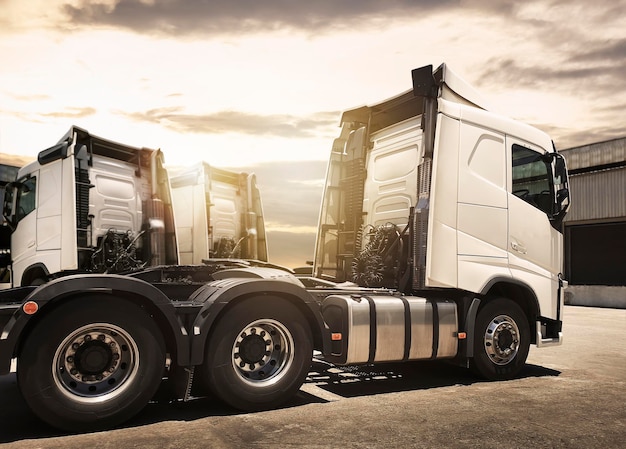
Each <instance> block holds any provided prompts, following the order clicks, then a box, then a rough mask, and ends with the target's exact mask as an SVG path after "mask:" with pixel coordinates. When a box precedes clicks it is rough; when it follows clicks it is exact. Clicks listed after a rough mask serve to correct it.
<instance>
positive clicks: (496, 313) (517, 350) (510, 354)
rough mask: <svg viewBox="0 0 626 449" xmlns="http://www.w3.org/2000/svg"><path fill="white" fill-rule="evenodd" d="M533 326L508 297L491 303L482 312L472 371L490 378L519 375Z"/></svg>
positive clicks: (479, 315)
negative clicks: (530, 325)
mask: <svg viewBox="0 0 626 449" xmlns="http://www.w3.org/2000/svg"><path fill="white" fill-rule="evenodd" d="M529 348H530V328H529V325H528V319H527V318H526V315H525V314H524V312H523V311H522V309H521V307H520V306H519V305H517V304H516V303H515V302H513V301H511V300H509V299H506V298H497V299H494V300H492V301H489V302H487V303H486V304H485V305H484V306H482V307H481V309H480V310H479V311H478V316H477V318H476V326H475V338H474V358H473V360H472V362H471V368H472V371H473V372H474V373H476V374H478V375H479V376H481V377H484V378H486V379H489V380H506V379H512V378H514V377H516V376H517V375H518V374H519V373H520V371H521V370H522V368H523V367H524V364H525V363H526V358H527V357H528V350H529Z"/></svg>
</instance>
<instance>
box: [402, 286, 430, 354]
mask: <svg viewBox="0 0 626 449" xmlns="http://www.w3.org/2000/svg"><path fill="white" fill-rule="evenodd" d="M406 300H407V301H408V302H409V307H410V310H411V349H410V351H409V360H417V359H429V358H431V356H432V354H433V306H432V304H431V303H430V302H428V301H426V299H424V298H415V297H407V298H406Z"/></svg>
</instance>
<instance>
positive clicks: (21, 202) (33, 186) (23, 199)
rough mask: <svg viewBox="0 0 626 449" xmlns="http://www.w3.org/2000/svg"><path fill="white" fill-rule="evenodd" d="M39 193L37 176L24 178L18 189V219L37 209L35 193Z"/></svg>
mask: <svg viewBox="0 0 626 449" xmlns="http://www.w3.org/2000/svg"><path fill="white" fill-rule="evenodd" d="M36 193H37V178H35V177H32V178H28V179H26V180H24V181H23V182H22V183H21V184H20V186H19V187H18V189H17V211H16V212H17V213H16V217H17V221H20V220H21V219H22V218H24V217H25V216H27V215H28V214H30V213H31V212H32V211H34V210H35V206H36V202H35V195H36Z"/></svg>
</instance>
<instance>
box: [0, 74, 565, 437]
mask: <svg viewBox="0 0 626 449" xmlns="http://www.w3.org/2000/svg"><path fill="white" fill-rule="evenodd" d="M412 80H413V87H412V89H410V90H408V91H407V92H404V93H402V94H400V95H398V96H396V97H394V98H391V99H389V100H386V101H383V102H381V103H378V104H375V105H372V106H365V107H361V108H357V109H353V110H350V111H347V112H345V113H344V114H343V116H342V131H341V135H340V137H339V138H338V139H337V140H335V142H334V144H333V148H332V152H331V160H330V164H329V170H328V177H327V182H326V188H325V191H324V194H323V201H322V208H321V214H320V226H319V237H318V244H317V248H316V254H315V265H314V270H315V271H314V272H315V274H316V276H315V277H309V278H297V277H295V276H293V275H292V274H291V273H289V272H287V271H281V270H277V269H272V268H268V267H264V266H261V267H259V266H253V265H250V266H245V265H237V266H224V265H219V264H204V265H196V266H192V265H190V266H184V265H178V266H158V267H146V268H144V269H142V270H136V271H134V272H133V273H131V274H127V275H119V274H81V275H74V276H67V277H63V278H59V279H56V280H53V281H51V282H48V283H46V284H44V285H42V286H39V287H33V286H31V287H22V288H19V289H12V290H8V291H4V292H0V373H1V374H8V373H9V371H10V366H11V363H12V361H13V362H14V363H16V365H17V380H18V386H19V388H20V390H21V392H22V394H23V396H24V398H25V400H26V403H27V404H28V405H29V406H30V407H31V409H32V410H33V412H34V413H35V414H36V415H37V416H39V417H40V418H41V419H43V420H44V421H46V422H48V423H50V424H51V425H53V426H56V427H59V428H62V429H69V430H73V431H75V430H90V429H98V428H106V427H110V426H114V425H116V424H119V423H121V422H123V421H125V420H127V419H129V418H130V417H131V416H133V415H134V414H136V413H137V412H138V411H139V410H141V409H142V408H143V407H144V406H145V404H146V403H147V402H148V401H149V400H150V399H151V398H152V397H153V395H154V394H155V392H156V391H157V389H158V388H159V386H160V385H161V384H162V382H163V380H164V379H166V380H167V384H169V385H171V386H172V397H173V398H180V399H186V398H188V397H190V395H198V394H205V393H207V392H208V393H209V394H211V395H213V396H214V397H216V398H218V399H220V400H222V401H224V402H225V403H227V404H229V405H231V406H233V407H235V408H238V409H241V410H262V409H267V408H272V407H276V406H277V405H279V404H281V403H283V402H284V401H286V400H288V399H289V398H290V397H292V396H293V395H294V394H295V393H296V392H297V391H298V389H299V388H300V386H301V384H302V383H303V381H304V379H305V378H306V376H307V373H308V371H309V368H310V366H311V361H312V355H313V351H314V350H316V351H319V357H323V358H324V359H325V360H327V361H328V362H330V363H333V364H336V365H350V364H375V363H381V362H400V361H406V362H410V361H414V360H435V359H436V360H440V359H441V360H448V361H450V362H451V363H456V364H459V365H462V366H465V367H468V368H471V369H472V370H473V371H474V372H476V373H477V374H479V375H480V376H482V377H484V378H487V379H494V380H499V379H510V378H513V377H515V376H516V375H518V374H519V372H520V370H521V369H522V368H523V366H524V364H525V361H526V357H527V355H528V351H529V347H530V345H531V344H535V345H537V346H539V347H543V346H547V345H557V344H560V343H561V342H562V312H563V295H562V288H563V284H564V281H563V280H562V279H561V275H560V270H561V257H562V235H561V222H562V220H563V217H564V215H565V213H566V211H567V208H568V205H569V193H568V182H567V170H566V167H565V163H564V161H563V158H562V157H561V156H560V155H559V154H558V153H557V152H556V150H555V148H554V146H553V143H552V141H551V140H550V138H549V137H548V136H547V135H546V134H545V133H543V132H541V131H539V130H537V129H535V128H533V127H530V126H527V125H524V124H521V123H518V122H516V121H513V120H510V119H508V118H505V117H502V116H500V115H497V114H494V113H492V112H490V111H488V110H487V109H486V107H485V106H484V103H483V101H482V100H481V99H480V96H479V95H478V94H477V93H476V91H475V90H474V89H472V88H471V87H470V86H469V85H468V84H467V83H465V82H464V81H463V80H462V79H461V78H460V77H458V76H457V75H455V74H454V73H453V72H452V71H451V70H450V69H449V68H448V67H447V66H445V65H442V66H440V67H439V68H437V69H436V70H434V71H433V68H432V66H426V67H422V68H419V69H415V70H414V71H413V72H412ZM347 281H348V282H347ZM317 356H318V355H317V353H316V357H317Z"/></svg>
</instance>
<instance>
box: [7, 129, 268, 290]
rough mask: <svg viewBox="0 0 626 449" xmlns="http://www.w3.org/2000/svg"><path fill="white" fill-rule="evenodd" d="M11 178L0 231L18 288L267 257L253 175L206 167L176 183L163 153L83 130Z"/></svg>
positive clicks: (72, 132) (190, 171) (178, 178)
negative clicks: (75, 277) (90, 276)
mask: <svg viewBox="0 0 626 449" xmlns="http://www.w3.org/2000/svg"><path fill="white" fill-rule="evenodd" d="M15 171H17V169H15ZM12 174H13V178H12V180H11V181H12V182H10V183H9V184H8V186H6V189H5V190H4V191H3V193H5V201H3V206H4V207H3V215H4V218H5V220H6V221H5V224H6V225H7V226H6V227H4V228H2V229H0V234H1V235H2V240H1V242H2V243H3V247H2V248H3V250H4V252H5V254H6V255H7V257H4V259H3V263H2V267H3V269H4V270H7V269H8V268H10V271H11V273H12V281H13V286H16V287H17V286H27V285H39V284H43V283H45V282H46V281H48V280H49V279H52V278H55V277H59V276H63V275H67V274H74V273H85V272H88V273H120V272H126V271H129V270H136V269H139V268H143V267H146V266H154V265H165V264H170V265H175V264H179V263H189V264H200V263H202V260H203V259H208V258H212V257H220V258H233V257H235V256H236V257H244V258H247V259H259V260H261V261H267V244H266V240H265V229H264V226H263V213H262V206H261V199H260V194H259V191H258V188H257V187H256V180H255V177H254V175H248V174H245V173H235V172H230V171H227V170H220V169H216V168H210V167H209V166H208V165H207V164H200V165H198V166H197V167H196V168H191V169H188V170H187V171H186V172H185V173H182V174H180V175H178V176H176V177H175V178H174V179H173V180H171V179H170V178H168V173H167V170H166V169H165V167H164V158H163V153H162V152H161V151H160V150H152V149H148V148H136V147H132V146H128V145H123V144H120V143H116V142H113V141H110V140H107V139H103V138H100V137H96V136H94V135H92V134H90V133H89V132H88V131H86V130H84V129H81V128H79V127H76V126H73V127H72V128H71V129H70V130H69V131H68V132H67V134H66V135H65V136H64V137H63V138H62V139H61V140H60V141H59V143H58V144H56V145H55V146H53V147H51V148H49V149H47V150H44V151H42V152H41V153H40V154H39V155H38V158H37V161H35V162H32V163H30V164H27V165H25V166H24V167H23V168H21V169H19V171H17V174H15V173H12ZM171 182H172V183H173V185H174V188H173V189H172V188H171V186H170V183H171ZM173 196H174V197H175V199H176V201H175V202H174V203H173V202H172V197H173ZM176 203H178V204H176ZM177 225H178V226H177ZM177 232H178V233H180V236H179V237H178V238H179V239H180V241H179V242H177ZM179 245H180V246H179ZM179 249H180V251H179ZM9 256H11V257H12V260H11V257H9Z"/></svg>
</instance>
